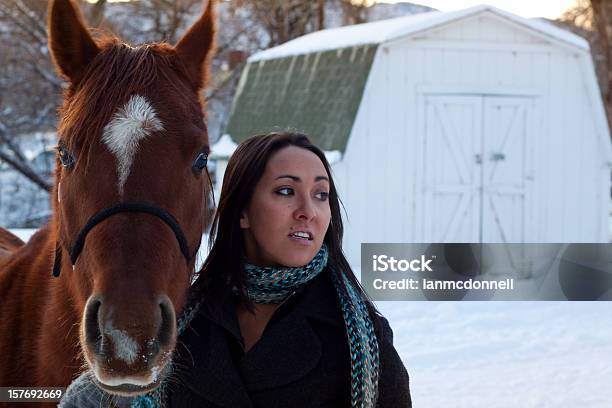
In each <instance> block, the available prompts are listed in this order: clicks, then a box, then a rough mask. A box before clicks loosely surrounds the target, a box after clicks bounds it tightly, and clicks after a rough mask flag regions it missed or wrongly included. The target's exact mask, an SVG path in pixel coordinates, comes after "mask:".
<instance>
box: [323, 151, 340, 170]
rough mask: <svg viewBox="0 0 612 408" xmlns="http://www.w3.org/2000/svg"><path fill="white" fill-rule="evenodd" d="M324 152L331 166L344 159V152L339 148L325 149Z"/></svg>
mask: <svg viewBox="0 0 612 408" xmlns="http://www.w3.org/2000/svg"><path fill="white" fill-rule="evenodd" d="M323 153H325V158H326V159H327V162H328V163H329V164H330V166H333V165H334V164H336V163H338V162H339V161H340V160H342V152H341V151H339V150H325V151H323Z"/></svg>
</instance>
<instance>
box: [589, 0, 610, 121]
mask: <svg viewBox="0 0 612 408" xmlns="http://www.w3.org/2000/svg"><path fill="white" fill-rule="evenodd" d="M591 8H592V10H593V11H592V13H593V26H594V29H595V32H596V33H597V37H598V40H599V49H600V51H601V56H602V60H601V62H600V64H599V65H600V71H601V74H600V75H601V78H602V85H603V86H602V93H603V96H604V100H605V102H606V108H607V111H608V123H609V124H610V126H612V2H610V1H608V0H591Z"/></svg>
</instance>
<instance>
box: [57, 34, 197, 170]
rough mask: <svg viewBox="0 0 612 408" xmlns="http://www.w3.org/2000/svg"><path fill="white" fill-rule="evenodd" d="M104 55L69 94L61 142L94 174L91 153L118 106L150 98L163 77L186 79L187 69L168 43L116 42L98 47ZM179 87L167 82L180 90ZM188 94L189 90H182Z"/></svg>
mask: <svg viewBox="0 0 612 408" xmlns="http://www.w3.org/2000/svg"><path fill="white" fill-rule="evenodd" d="M97 44H98V47H99V49H100V52H99V53H98V55H96V57H95V58H94V59H93V60H92V61H91V63H90V64H89V66H88V67H87V70H86V72H85V74H84V75H83V79H82V80H81V81H80V82H77V83H74V84H71V85H70V86H69V87H68V88H67V89H66V91H65V94H64V104H63V106H62V107H61V108H60V110H59V113H60V121H59V127H58V135H59V138H60V139H61V140H62V141H63V143H65V144H66V146H67V147H68V148H69V149H70V150H71V151H73V152H75V151H76V149H77V145H78V151H79V153H80V155H81V157H80V159H85V160H77V166H78V165H79V164H81V165H85V168H88V167H89V166H88V165H87V164H88V163H89V156H90V151H91V147H92V146H93V145H94V144H95V143H98V142H99V140H100V135H101V134H102V131H103V128H104V126H105V125H106V124H107V123H108V122H109V121H110V118H111V116H112V115H113V113H114V112H115V111H116V109H117V107H118V106H122V105H123V104H124V103H125V102H127V100H128V99H129V98H130V96H131V95H133V94H135V93H139V92H144V91H145V90H146V89H147V88H149V89H150V87H151V85H152V84H153V83H154V82H155V81H156V80H157V79H158V78H160V77H165V78H171V77H174V78H176V74H177V73H178V74H179V75H181V76H186V75H187V74H186V69H185V67H184V65H183V64H182V62H181V61H180V59H179V58H177V56H176V52H175V51H174V50H173V49H172V47H171V46H170V45H168V44H165V43H154V44H145V45H142V46H139V47H137V48H134V47H131V46H130V45H128V44H125V43H122V42H120V41H119V40H118V39H117V38H115V37H112V36H105V37H103V38H102V39H100V40H98V41H97ZM174 82H176V81H167V83H169V84H170V85H172V86H173V87H175V88H178V86H180V84H176V83H174ZM181 91H182V92H183V93H184V92H185V90H184V89H182V90H181Z"/></svg>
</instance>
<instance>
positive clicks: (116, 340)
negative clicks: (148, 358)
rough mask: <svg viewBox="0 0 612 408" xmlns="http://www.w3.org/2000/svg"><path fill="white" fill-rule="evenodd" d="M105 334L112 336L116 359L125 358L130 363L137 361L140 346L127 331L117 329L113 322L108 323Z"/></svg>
mask: <svg viewBox="0 0 612 408" xmlns="http://www.w3.org/2000/svg"><path fill="white" fill-rule="evenodd" d="M104 334H105V335H106V336H108V337H109V338H110V341H111V343H112V345H113V351H114V354H115V358H116V359H118V360H123V361H125V362H126V363H127V364H128V365H129V364H133V363H134V361H136V358H137V357H138V351H139V350H140V347H139V346H138V343H137V342H136V341H135V340H134V339H132V338H131V337H130V335H129V334H127V332H125V331H123V330H119V329H115V328H113V325H112V324H111V323H106V325H105V327H104Z"/></svg>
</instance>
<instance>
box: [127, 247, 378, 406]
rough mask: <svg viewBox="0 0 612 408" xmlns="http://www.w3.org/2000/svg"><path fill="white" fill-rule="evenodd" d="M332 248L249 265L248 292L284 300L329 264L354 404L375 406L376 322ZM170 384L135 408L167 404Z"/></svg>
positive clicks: (260, 298)
mask: <svg viewBox="0 0 612 408" xmlns="http://www.w3.org/2000/svg"><path fill="white" fill-rule="evenodd" d="M327 259H328V249H327V247H326V246H325V244H323V246H322V247H321V249H320V250H319V252H318V253H317V255H316V256H315V257H314V258H313V259H312V261H310V262H309V263H308V264H307V265H305V266H301V267H296V268H291V267H260V266H255V265H251V264H248V263H247V264H246V265H245V267H244V280H245V288H246V292H247V293H246V294H247V296H248V298H249V299H250V300H251V301H252V302H254V303H260V304H261V303H268V304H269V303H274V304H278V303H282V302H283V301H284V300H285V299H287V298H288V297H289V296H291V294H292V293H294V292H295V291H296V290H297V289H299V288H301V287H303V286H304V285H305V284H307V283H308V282H310V281H311V280H312V279H314V278H315V277H316V276H317V275H319V273H321V272H322V271H323V270H324V269H325V266H328V268H329V269H330V272H331V276H332V281H333V283H334V287H335V289H336V294H337V296H338V302H339V304H340V308H341V310H342V316H343V319H344V325H345V327H346V333H347V338H348V343H349V352H350V358H351V406H352V407H354V408H373V407H375V406H376V400H377V398H378V373H379V355H378V340H377V339H376V334H375V332H374V325H373V323H372V319H371V318H370V314H369V313H368V309H367V306H366V303H365V300H364V299H363V297H362V295H361V292H360V291H358V290H357V289H356V288H355V287H354V285H353V284H352V283H351V282H350V281H349V280H348V278H347V276H346V274H347V273H352V272H351V271H337V270H336V269H334V267H333V266H332V265H327ZM198 307H199V302H198V303H195V304H194V305H193V306H192V307H187V308H186V310H185V311H184V312H183V314H182V316H181V318H180V319H179V323H178V326H179V327H178V332H179V334H181V333H182V332H183V331H184V330H185V328H186V327H187V326H188V325H189V322H190V321H191V319H192V318H193V317H194V315H195V313H196V311H197V309H198ZM165 394H166V384H165V382H164V383H162V384H161V385H160V386H159V387H158V388H156V389H155V390H154V391H152V392H150V393H148V394H145V395H143V396H140V397H136V398H135V400H134V402H133V403H132V406H131V408H157V407H163V406H164V402H165Z"/></svg>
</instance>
